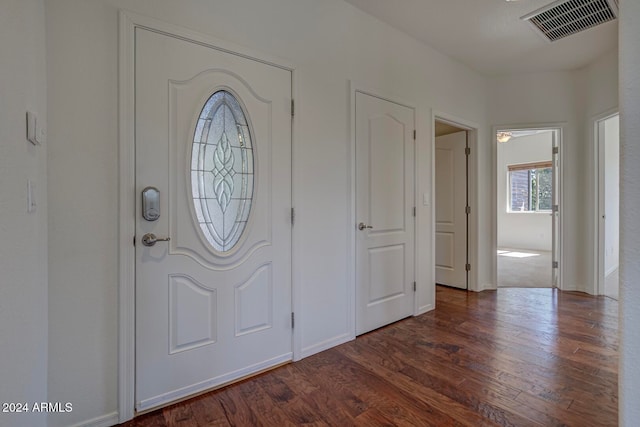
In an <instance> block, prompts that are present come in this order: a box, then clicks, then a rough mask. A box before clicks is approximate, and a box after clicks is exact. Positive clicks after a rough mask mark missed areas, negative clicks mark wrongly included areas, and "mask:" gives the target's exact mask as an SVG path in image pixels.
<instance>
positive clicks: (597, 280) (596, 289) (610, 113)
mask: <svg viewBox="0 0 640 427" xmlns="http://www.w3.org/2000/svg"><path fill="white" fill-rule="evenodd" d="M619 114H620V112H619V109H618V108H617V107H616V108H611V109H609V110H607V111H605V112H603V113H601V114H598V115H597V116H594V117H592V118H591V122H592V123H593V126H592V128H591V131H592V132H593V133H592V141H593V170H594V171H596V173H595V174H594V177H593V179H594V184H593V185H594V187H593V188H594V193H595V194H594V198H593V200H594V207H593V213H594V215H593V227H594V231H593V235H594V237H595V238H594V244H593V263H592V265H593V273H592V274H593V288H592V289H591V292H590V293H592V294H593V295H604V294H605V280H604V278H605V275H606V272H605V271H604V223H603V221H602V216H603V215H604V200H603V198H604V197H603V196H604V194H603V193H604V188H603V185H604V164H603V160H604V159H603V151H604V140H603V139H602V138H601V135H600V123H603V122H604V121H605V120H607V119H610V118H612V117H614V116H617V115H619Z"/></svg>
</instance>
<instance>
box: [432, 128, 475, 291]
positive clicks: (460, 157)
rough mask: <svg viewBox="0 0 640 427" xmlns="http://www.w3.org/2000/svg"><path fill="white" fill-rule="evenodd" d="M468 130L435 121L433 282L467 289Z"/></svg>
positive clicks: (468, 261)
mask: <svg viewBox="0 0 640 427" xmlns="http://www.w3.org/2000/svg"><path fill="white" fill-rule="evenodd" d="M469 132H470V131H469V130H467V129H464V128H461V127H459V126H458V125H457V124H455V123H452V122H448V121H443V120H441V119H439V118H436V120H435V123H434V136H435V138H434V141H435V156H434V158H435V168H434V169H435V279H436V284H437V285H444V286H451V287H455V288H460V289H467V290H468V289H469V271H470V270H471V262H470V260H469V215H470V214H471V204H470V200H469V156H470V154H471V149H470V147H469Z"/></svg>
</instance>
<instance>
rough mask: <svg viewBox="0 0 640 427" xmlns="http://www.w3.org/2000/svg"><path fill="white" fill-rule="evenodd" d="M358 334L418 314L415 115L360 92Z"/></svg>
mask: <svg viewBox="0 0 640 427" xmlns="http://www.w3.org/2000/svg"><path fill="white" fill-rule="evenodd" d="M355 123H356V224H354V226H355V227H356V236H357V237H356V306H357V307H356V334H363V333H365V332H368V331H370V330H372V329H375V328H378V327H380V326H384V325H387V324H389V323H391V322H395V321H396V320H400V319H403V318H405V317H407V316H410V315H411V314H412V313H413V301H414V220H415V218H414V190H413V188H414V163H413V162H414V139H413V138H414V129H415V118H414V110H413V109H412V108H409V107H406V106H404V105H400V104H396V103H394V102H390V101H387V100H384V99H381V98H378V97H375V96H371V95H367V94H365V93H361V92H356V117H355Z"/></svg>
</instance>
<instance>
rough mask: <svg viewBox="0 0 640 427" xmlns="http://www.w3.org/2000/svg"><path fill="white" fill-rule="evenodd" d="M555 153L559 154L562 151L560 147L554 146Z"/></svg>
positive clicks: (553, 151)
mask: <svg viewBox="0 0 640 427" xmlns="http://www.w3.org/2000/svg"><path fill="white" fill-rule="evenodd" d="M551 152H552V153H553V154H558V153H559V152H560V147H553V149H552V151H551Z"/></svg>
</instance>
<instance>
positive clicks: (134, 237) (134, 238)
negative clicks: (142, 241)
mask: <svg viewBox="0 0 640 427" xmlns="http://www.w3.org/2000/svg"><path fill="white" fill-rule="evenodd" d="M135 245H136V236H133V246H135Z"/></svg>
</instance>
